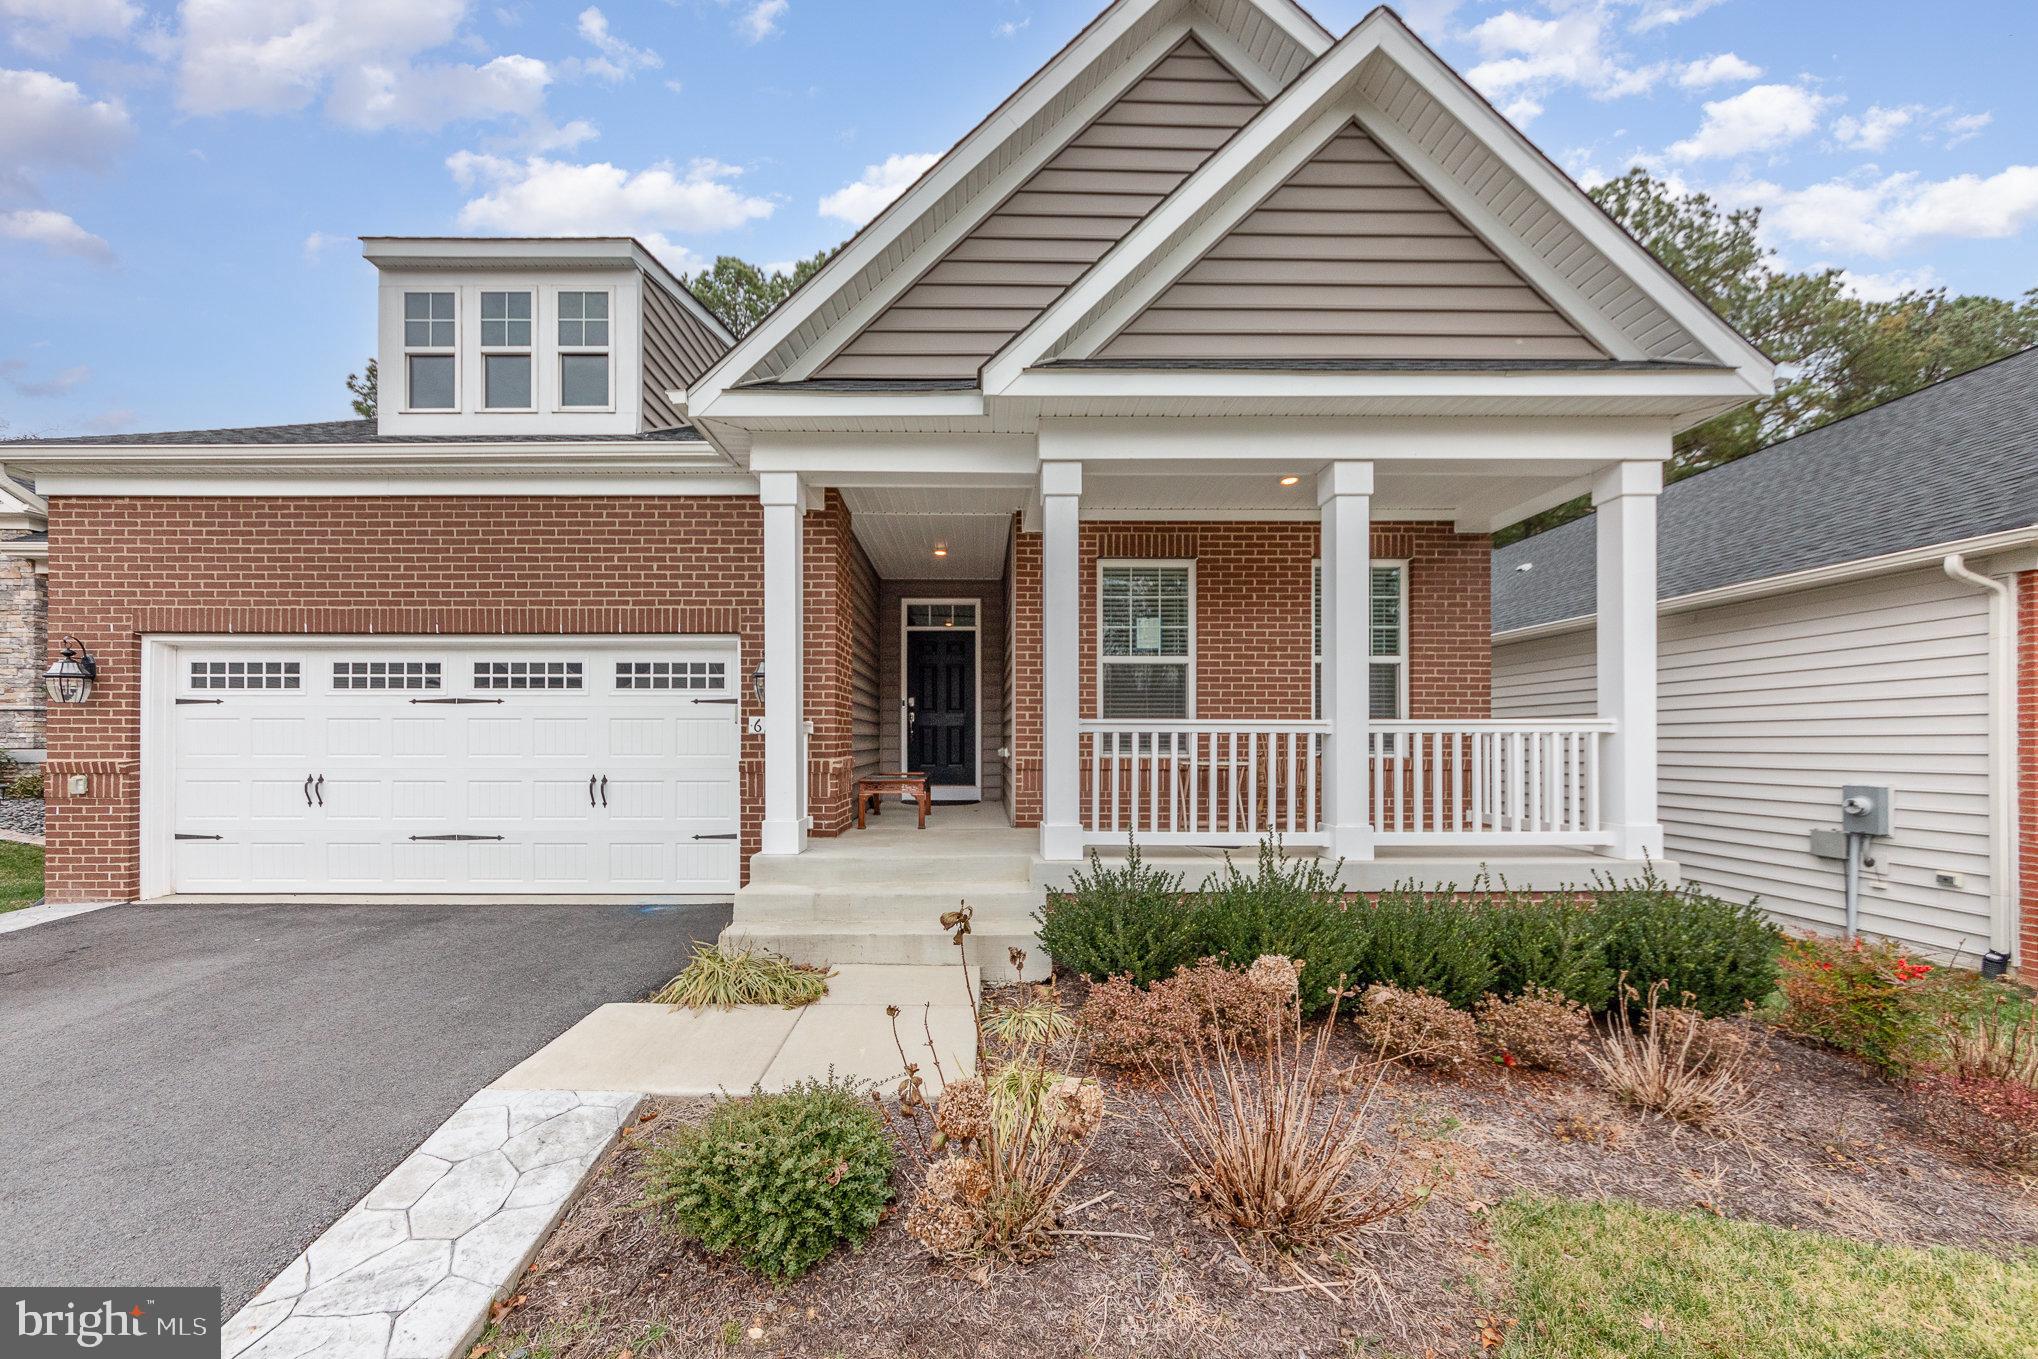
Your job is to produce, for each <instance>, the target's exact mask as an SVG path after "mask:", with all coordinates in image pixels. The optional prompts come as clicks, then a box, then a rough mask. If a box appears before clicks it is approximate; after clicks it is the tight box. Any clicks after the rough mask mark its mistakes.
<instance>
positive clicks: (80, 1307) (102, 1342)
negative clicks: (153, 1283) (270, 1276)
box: [0, 1288, 220, 1359]
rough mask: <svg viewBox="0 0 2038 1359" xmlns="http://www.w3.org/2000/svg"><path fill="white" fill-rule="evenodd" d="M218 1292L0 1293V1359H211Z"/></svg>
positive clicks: (106, 1290) (26, 1290) (67, 1290)
mask: <svg viewBox="0 0 2038 1359" xmlns="http://www.w3.org/2000/svg"><path fill="white" fill-rule="evenodd" d="M219 1311H220V1298H219V1290H218V1289H217V1288H0V1342H4V1343H0V1355H5V1356H7V1359H49V1357H50V1356H57V1355H66V1356H73V1359H75V1356H78V1355H81V1354H89V1355H92V1356H93V1357H94V1359H200V1356H203V1359H213V1356H216V1355H217V1354H218V1353H219Z"/></svg>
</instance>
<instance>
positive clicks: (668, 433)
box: [0, 420, 702, 458]
mask: <svg viewBox="0 0 2038 1359" xmlns="http://www.w3.org/2000/svg"><path fill="white" fill-rule="evenodd" d="M654 441H657V442H674V441H677V442H682V443H699V442H702V440H701V436H700V435H699V434H698V433H697V432H696V431H695V430H694V429H693V428H692V427H691V426H688V425H679V426H676V427H675V428H672V429H658V430H651V431H648V432H646V433H643V434H400V435H388V436H383V435H379V434H377V433H376V432H375V422H374V421H373V420H319V421H314V422H312V423H310V424H303V425H255V426H250V427H247V428H241V429H181V430H168V431H164V432H162V433H156V434H82V435H72V436H68V437H65V438H60V439H0V458H4V457H5V456H6V453H7V450H8V449H10V448H52V447H59V446H63V445H77V446H90V447H93V448H111V447H119V446H145V447H163V448H208V447H229V446H239V445H252V446H263V447H267V446H278V445H292V444H295V445H300V446H303V447H307V448H311V447H319V448H328V447H334V446H342V445H356V444H360V445H369V446H372V445H375V444H571V443H590V442H591V443H604V444H612V443H624V442H654Z"/></svg>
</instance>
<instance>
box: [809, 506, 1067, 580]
mask: <svg viewBox="0 0 2038 1359" xmlns="http://www.w3.org/2000/svg"><path fill="white" fill-rule="evenodd" d="M1026 496H1027V492H1026V491H1025V490H1022V489H1018V488H1013V487H995V486H962V487H942V488H935V489H922V488H918V487H863V486H850V487H845V488H843V491H842V499H843V502H844V504H846V505H847V506H848V507H849V514H850V524H851V526H852V527H853V528H854V530H855V533H856V540H857V541H858V542H859V543H862V544H863V550H864V551H865V552H867V553H869V554H870V560H871V565H872V566H874V567H876V568H877V573H878V575H879V577H881V578H882V579H885V580H998V579H1000V578H1002V577H1003V576H1004V574H1005V556H1006V548H1007V546H1008V544H1009V542H1010V537H1011V531H1012V515H1013V514H1014V513H1015V512H1016V511H1018V510H1019V509H1020V508H1022V507H1023V505H1024V503H1025V500H1026ZM936 548H944V549H946V551H947V555H946V556H942V557H937V556H935V555H934V552H935V549H936Z"/></svg>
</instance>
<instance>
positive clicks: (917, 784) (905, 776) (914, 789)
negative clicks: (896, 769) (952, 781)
mask: <svg viewBox="0 0 2038 1359" xmlns="http://www.w3.org/2000/svg"><path fill="white" fill-rule="evenodd" d="M896 793H904V794H905V795H906V796H908V797H910V798H912V799H913V802H914V804H915V805H916V806H917V807H918V808H919V811H920V826H919V829H921V830H926V829H927V812H928V810H929V809H930V808H931V807H932V806H933V805H934V799H933V798H932V797H930V796H928V793H927V776H926V775H925V774H922V773H911V772H907V773H899V774H872V775H869V776H868V777H865V778H860V779H858V780H857V781H856V828H857V829H858V830H862V829H863V809H864V807H865V806H866V805H867V806H868V807H869V808H870V814H871V815H872V816H881V815H883V814H884V799H885V798H886V797H887V796H889V795H892V794H896Z"/></svg>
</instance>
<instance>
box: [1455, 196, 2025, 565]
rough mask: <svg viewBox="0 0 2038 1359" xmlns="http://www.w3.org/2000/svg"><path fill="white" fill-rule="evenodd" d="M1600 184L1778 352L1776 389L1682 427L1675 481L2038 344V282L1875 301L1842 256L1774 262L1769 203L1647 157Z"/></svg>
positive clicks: (1571, 510) (1624, 221) (1605, 201)
mask: <svg viewBox="0 0 2038 1359" xmlns="http://www.w3.org/2000/svg"><path fill="white" fill-rule="evenodd" d="M1592 197H1593V199H1594V200H1595V201H1596V202H1598V203H1599V205H1600V206H1601V207H1603V208H1605V209H1606V210H1607V211H1608V212H1609V213H1611V214H1612V215H1613V218H1614V220H1615V221H1617V222H1619V223H1620V224H1621V225H1622V226H1623V227H1625V228H1627V230H1628V232H1629V234H1631V235H1632V236H1634V238H1635V239H1636V240H1638V241H1640V242H1641V243H1642V244H1643V245H1644V246H1646V247H1647V248H1648V249H1649V251H1650V252H1651V253H1652V254H1654V255H1655V256H1656V258H1657V259H1660V260H1661V261H1663V263H1664V265H1665V266H1667V267H1668V268H1669V270H1670V272H1671V273H1673V274H1675V275H1676V276H1677V277H1678V278H1680V279H1682V280H1683V281H1684V283H1685V285H1686V286H1687V287H1689V288H1690V289H1691V290H1692V291H1693V292H1694V293H1696V294H1698V296H1699V297H1700V298H1702V299H1704V301H1705V302H1706V304H1707V305H1708V306H1710V307H1711V308H1712V309H1713V310H1714V311H1716V312H1718V313H1719V314H1720V315H1721V316H1722V317H1724V318H1725V319H1726V321H1727V322H1728V324H1730V325H1732V326H1733V327H1734V328H1735V329H1736V330H1738V331H1740V332H1741V334H1743V335H1745V336H1747V337H1748V339H1749V340H1750V341H1751V342H1753V343H1754V345H1755V347H1756V348H1758V349H1760V350H1761V351H1762V352H1763V353H1765V354H1767V355H1768V356H1769V357H1770V358H1772V359H1774V360H1775V361H1776V363H1777V375H1776V394H1775V395H1774V396H1771V397H1768V398H1766V399H1764V400H1761V401H1757V402H1755V403H1753V404H1752V405H1748V406H1743V407H1742V408H1740V409H1739V410H1735V411H1729V412H1728V413H1727V414H1725V415H1722V416H1718V417H1716V418H1714V419H1711V420H1708V421H1706V422H1705V423H1704V424H1702V425H1698V426H1695V427H1693V428H1691V429H1688V430H1686V431H1684V432H1683V433H1682V434H1680V435H1678V436H1677V440H1676V443H1675V445H1674V446H1673V449H1672V457H1671V462H1670V467H1669V469H1668V475H1669V479H1670V480H1672V481H1676V480H1679V479H1681V478H1683V477H1688V476H1691V475H1692V474H1693V473H1696V472H1703V471H1705V470H1706V469H1707V468H1709V467H1717V466H1719V465H1720V464H1721V463H1726V462H1732V461H1733V460H1734V459H1736V458H1741V457H1746V456H1747V455H1748V454H1750V453H1753V452H1754V451H1755V450H1757V449H1759V448H1764V447H1766V446H1768V445H1769V444H1772V443H1774V442H1776V441H1777V440H1778V439H1785V438H1788V437H1790V436H1791V435H1793V434H1802V433H1804V432H1805V431H1806V430H1808V429H1816V428H1817V427H1818V426H1820V425H1823V424H1826V423H1827V422H1828V421H1832V420H1837V419H1839V418H1840V417H1841V416H1844V415H1852V414H1854V413H1855V412H1856V411H1861V410H1866V409H1867V408H1868V407H1870V406H1877V405H1880V404H1882V403H1883V402H1885V401H1889V400H1892V399H1894V398H1896V397H1899V396H1905V395H1908V394H1909V393H1911V392H1915V391H1917V390H1918V389H1919V388H1920V387H1926V386H1929V385H1931V384H1932V383H1934V382H1938V381H1940V380H1941V379H1942V378H1949V377H1953V376H1955V375H1957V374H1960V373H1964V372H1966V371H1967V370H1969V369H1970V368H1976V367H1979V366H1980V365H1982V364H1984V363H1989V362H1991V361H1993V360H1995V359H1999V358H2002V357H2004V356H2005V355H2007V354H2013V353H2015V352H2016V351H2018V350H2019V349H2024V348H2026V347H2028V346H2030V345H2032V344H2038V289H2033V290H2032V291H2030V292H2028V293H2026V294H2025V295H2024V296H2023V298H2022V299H2021V300H2019V301H2014V302H2012V301H2006V300H2005V299H2003V298H1999V297H1984V296H1977V295H1961V296H1950V295H1948V293H1947V291H1946V290H1945V289H1944V288H1932V289H1923V290H1917V291H1912V292H1907V293H1904V294H1903V295H1902V296H1900V297H1897V298H1894V299H1892V300H1890V301H1886V302H1869V301H1865V300H1863V299H1861V298H1859V297H1857V296H1855V295H1854V294H1853V293H1852V292H1850V291H1849V290H1848V289H1847V286H1846V283H1845V280H1844V279H1843V278H1842V277H1841V274H1840V271H1839V270H1837V269H1821V270H1814V271H1805V272H1792V271H1790V270H1786V269H1783V268H1780V267H1778V264H1777V261H1776V253H1775V252H1774V251H1773V250H1770V249H1769V248H1768V247H1766V246H1764V245H1763V244H1762V243H1761V241H1760V239H1759V238H1758V235H1757V232H1758V229H1759V227H1760V225H1761V221H1762V211H1761V209H1760V208H1739V209H1734V210H1731V211H1730V210H1728V209H1725V208H1722V207H1721V206H1720V205H1719V204H1717V203H1715V202H1714V201H1713V200H1712V199H1711V198H1709V197H1707V196H1706V195H1705V194H1702V193H1691V194H1684V195H1681V196H1680V195H1678V194H1676V193H1675V192H1673V191H1672V190H1671V188H1670V186H1669V185H1667V184H1665V183H1664V182H1663V181H1661V180H1659V179H1656V178H1655V177H1654V176H1652V175H1650V174H1649V172H1648V171H1646V170H1643V169H1639V168H1637V169H1633V170H1630V171H1628V172H1627V173H1626V174H1624V175H1622V176H1621V177H1620V178H1618V179H1610V180H1607V181H1606V182H1605V183H1603V184H1601V185H1599V186H1598V187H1597V188H1595V189H1593V190H1592ZM1589 508H1590V506H1589V505H1588V504H1587V502H1586V501H1585V500H1583V499H1580V500H1574V501H1571V502H1569V503H1567V504H1564V505H1560V506H1557V507H1556V508H1555V509H1551V510H1545V511H1544V512H1543V513H1541V514H1539V515H1536V516H1534V517H1532V518H1530V519H1525V520H1523V521H1522V522H1521V523H1519V524H1516V525H1514V526H1512V527H1511V528H1508V529H1505V530H1503V531H1502V532H1501V533H1498V534H1496V535H1495V536H1494V541H1495V542H1500V543H1505V542H1512V541H1515V540H1516V539H1519V538H1524V537H1526V536H1528V535H1529V534H1531V533H1540V532H1542V531H1543V530H1544V529H1549V528H1555V527H1556V526H1557V525H1558V524H1562V523H1565V522H1567V521H1569V520H1572V519H1576V518H1578V517H1579V516H1581V515H1583V514H1585V513H1587V512H1588V510H1589Z"/></svg>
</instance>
